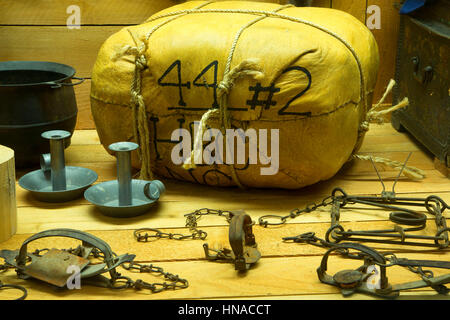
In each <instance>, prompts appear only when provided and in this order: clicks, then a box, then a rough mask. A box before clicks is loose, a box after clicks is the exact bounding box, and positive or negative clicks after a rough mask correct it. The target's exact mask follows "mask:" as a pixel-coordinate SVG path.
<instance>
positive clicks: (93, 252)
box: [0, 229, 188, 293]
mask: <svg viewBox="0 0 450 320" xmlns="http://www.w3.org/2000/svg"><path fill="white" fill-rule="evenodd" d="M46 237H68V238H73V239H77V240H80V241H82V244H81V245H80V246H78V247H77V248H75V249H67V250H64V249H63V250H59V249H40V250H36V251H34V252H33V253H28V252H27V245H28V244H29V243H30V242H32V241H34V240H37V239H41V238H46ZM0 257H2V258H3V259H4V260H5V262H6V264H5V266H6V267H8V268H14V269H16V272H17V274H18V276H19V278H21V279H30V278H35V279H39V280H41V281H44V282H47V283H49V284H52V285H55V286H57V287H61V288H63V287H66V286H67V284H68V281H69V278H70V277H71V275H72V273H67V270H68V267H73V266H76V267H78V269H79V270H80V271H79V276H80V279H82V280H83V283H84V284H89V285H94V286H99V287H106V288H111V289H123V288H135V289H136V290H141V289H149V290H150V291H151V292H153V293H156V292H160V291H162V290H168V289H177V288H186V287H187V286H188V281H187V280H185V279H181V278H179V277H178V275H173V274H170V273H167V272H164V271H163V270H162V269H161V268H158V269H156V267H152V268H146V267H145V266H144V265H139V266H142V268H141V270H140V271H141V272H157V273H159V274H162V275H163V276H164V278H165V279H166V280H169V281H170V283H166V282H164V283H155V284H151V283H147V282H144V281H142V280H140V279H139V280H136V281H133V280H131V279H130V278H129V277H125V276H122V275H121V274H120V273H119V272H117V270H116V268H117V267H119V266H123V267H124V268H126V269H128V270H130V269H135V267H136V266H137V265H138V264H137V263H135V262H134V261H133V260H134V258H135V255H133V254H123V255H120V256H117V255H116V254H115V253H114V252H113V251H112V250H111V248H110V246H109V245H108V244H107V243H106V242H105V241H103V240H101V239H99V238H97V237H95V236H93V235H91V234H89V233H86V232H83V231H79V230H73V229H53V230H47V231H43V232H39V233H37V234H35V235H33V236H31V237H30V238H28V239H26V240H25V241H24V242H23V244H22V246H21V247H20V249H19V250H14V251H11V250H1V251H0ZM90 258H98V259H101V262H100V263H91V260H90ZM104 273H109V275H110V278H107V277H105V276H103V275H102V274H104Z"/></svg>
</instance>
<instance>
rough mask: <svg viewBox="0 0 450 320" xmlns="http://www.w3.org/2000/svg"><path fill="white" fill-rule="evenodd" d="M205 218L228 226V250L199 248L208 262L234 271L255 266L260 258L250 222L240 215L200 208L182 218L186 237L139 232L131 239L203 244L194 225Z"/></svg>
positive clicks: (202, 236)
mask: <svg viewBox="0 0 450 320" xmlns="http://www.w3.org/2000/svg"><path fill="white" fill-rule="evenodd" d="M207 215H216V216H220V217H224V218H225V219H226V221H227V222H228V223H229V224H230V227H229V233H228V238H229V242H230V246H231V250H230V249H227V248H225V249H222V250H215V249H212V248H210V247H209V245H208V244H207V243H205V244H204V245H203V249H204V252H205V257H206V258H207V259H208V260H211V261H217V260H225V261H229V262H233V263H234V264H235V269H236V270H240V271H244V270H248V269H249V268H250V267H251V265H253V264H254V263H256V262H257V261H258V260H259V259H260V257H261V254H260V252H259V251H258V250H257V244H256V242H255V236H254V234H253V232H252V226H253V222H252V220H251V217H250V216H249V215H248V214H245V212H244V211H223V210H214V209H208V208H202V209H199V210H196V211H194V212H191V213H188V214H185V217H186V224H185V227H186V228H189V230H190V232H191V233H190V234H181V233H166V232H162V231H161V230H159V229H153V228H141V229H138V230H135V231H134V236H135V238H136V240H137V241H139V242H148V241H151V240H152V239H162V238H166V239H172V240H186V239H193V240H205V239H206V237H207V236H208V234H207V233H206V232H205V231H203V230H200V229H198V221H199V220H200V219H201V218H202V217H203V216H207Z"/></svg>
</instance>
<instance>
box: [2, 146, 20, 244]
mask: <svg viewBox="0 0 450 320" xmlns="http://www.w3.org/2000/svg"><path fill="white" fill-rule="evenodd" d="M15 181H16V174H15V163H14V150H12V149H11V148H8V147H5V146H2V145H0V242H3V241H6V240H8V239H9V238H11V236H13V235H14V234H15V233H16V230H17V209H16V184H15Z"/></svg>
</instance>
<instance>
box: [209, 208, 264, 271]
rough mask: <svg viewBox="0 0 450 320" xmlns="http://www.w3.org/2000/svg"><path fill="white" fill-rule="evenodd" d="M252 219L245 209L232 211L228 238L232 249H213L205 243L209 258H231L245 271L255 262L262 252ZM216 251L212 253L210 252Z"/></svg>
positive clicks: (238, 267)
mask: <svg viewBox="0 0 450 320" xmlns="http://www.w3.org/2000/svg"><path fill="white" fill-rule="evenodd" d="M252 226H253V223H252V219H251V217H250V216H249V215H248V214H246V213H245V212H244V211H234V212H231V220H230V228H229V232H228V239H229V241H230V246H231V249H232V250H229V249H224V250H213V249H210V248H209V246H208V244H207V243H205V244H204V245H203V248H204V250H205V256H206V258H207V259H208V260H213V261H214V260H229V261H232V262H233V263H234V267H235V269H236V270H239V271H245V270H248V269H250V267H251V266H252V265H253V264H255V263H256V262H257V261H258V260H259V259H260V258H261V253H260V252H259V251H258V249H257V247H258V246H257V244H256V241H255V235H254V234H253V231H252ZM211 251H213V252H215V253H214V254H211V253H210V252H211Z"/></svg>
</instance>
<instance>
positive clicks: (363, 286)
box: [317, 243, 450, 299]
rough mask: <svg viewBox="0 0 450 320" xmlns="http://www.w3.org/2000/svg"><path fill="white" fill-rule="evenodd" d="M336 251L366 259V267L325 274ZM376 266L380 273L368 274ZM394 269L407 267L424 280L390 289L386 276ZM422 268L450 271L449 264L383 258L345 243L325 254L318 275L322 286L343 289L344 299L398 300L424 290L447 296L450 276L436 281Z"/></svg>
mask: <svg viewBox="0 0 450 320" xmlns="http://www.w3.org/2000/svg"><path fill="white" fill-rule="evenodd" d="M349 250H356V251H359V253H357V254H355V253H353V254H350V253H349ZM334 251H338V252H340V253H342V254H343V255H344V256H347V257H350V258H353V259H363V260H364V265H363V266H361V267H359V268H357V269H356V270H342V271H339V272H337V273H336V274H335V275H334V276H331V275H329V274H327V273H326V271H327V268H328V258H329V256H330V254H331V253H332V252H334ZM388 256H389V257H388ZM375 266H377V267H378V268H379V271H375V270H376V269H375V268H372V271H375V273H376V274H374V273H373V272H370V271H371V270H369V268H371V267H375ZM391 266H403V267H407V268H408V269H409V270H410V271H412V272H414V273H418V274H420V275H421V277H422V280H419V281H412V282H407V283H402V284H396V285H391V284H390V283H389V281H388V277H387V272H386V271H387V268H388V267H391ZM422 267H428V268H441V269H450V262H448V261H432V260H409V259H405V258H397V257H396V256H395V255H393V254H386V255H384V254H381V253H379V252H378V251H376V250H374V249H372V248H369V247H367V246H364V245H362V244H359V243H342V244H339V245H335V246H333V247H332V248H331V249H329V250H328V251H327V252H326V253H325V255H324V256H323V258H322V262H321V264H320V267H319V268H318V269H317V274H318V276H319V280H320V281H321V282H323V283H326V284H329V285H333V286H336V287H338V288H340V290H341V293H342V294H343V295H344V296H350V295H352V294H353V293H356V292H358V293H364V294H369V295H373V296H378V297H382V298H391V299H392V298H396V297H398V296H399V294H400V291H403V290H412V289H418V288H424V287H431V288H433V289H434V290H436V291H437V292H438V293H439V294H447V293H448V292H449V291H450V290H449V289H448V288H447V287H445V284H448V283H450V273H449V274H446V275H442V276H436V277H435V276H434V275H433V273H432V272H431V271H429V270H422ZM373 276H375V279H374V280H375V281H374V283H369V281H368V280H369V279H370V278H371V277H373Z"/></svg>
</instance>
